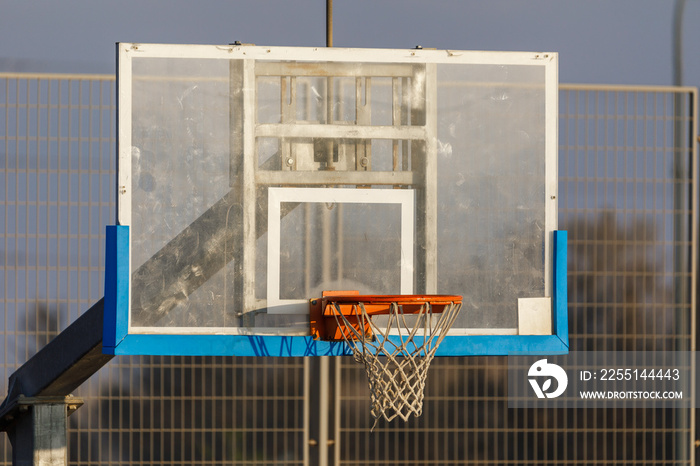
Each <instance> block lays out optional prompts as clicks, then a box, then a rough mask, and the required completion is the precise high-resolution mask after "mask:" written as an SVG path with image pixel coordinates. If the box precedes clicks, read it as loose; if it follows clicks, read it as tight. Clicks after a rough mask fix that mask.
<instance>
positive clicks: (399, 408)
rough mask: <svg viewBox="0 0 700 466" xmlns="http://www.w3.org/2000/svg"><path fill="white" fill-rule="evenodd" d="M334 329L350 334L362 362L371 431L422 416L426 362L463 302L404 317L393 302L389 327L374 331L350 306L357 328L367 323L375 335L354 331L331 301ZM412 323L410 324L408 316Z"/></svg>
mask: <svg viewBox="0 0 700 466" xmlns="http://www.w3.org/2000/svg"><path fill="white" fill-rule="evenodd" d="M332 305H333V307H334V308H335V310H336V312H335V313H334V314H335V318H336V321H337V322H338V325H339V326H340V324H341V323H342V324H343V326H344V328H345V329H348V330H349V331H347V332H344V333H343V337H344V339H345V342H346V343H347V344H348V345H349V346H350V348H352V352H353V356H354V359H355V361H356V362H359V363H362V364H364V366H365V371H366V372H367V378H368V379H369V390H370V399H371V402H372V408H371V414H372V417H373V418H374V425H373V426H372V430H374V427H376V425H377V422H378V421H379V419H380V418H382V417H383V418H384V419H386V420H387V421H391V420H392V419H394V418H395V417H397V416H399V417H400V418H401V419H403V420H404V421H406V420H408V418H409V416H411V414H413V415H415V416H416V417H418V416H420V415H421V413H422V412H423V390H424V388H425V379H426V376H427V373H428V367H429V366H430V362H431V361H432V360H433V356H435V351H436V350H437V347H438V345H439V344H440V342H442V340H443V338H445V335H447V331H448V330H449V329H450V327H451V326H452V324H453V323H454V321H455V318H456V317H457V314H459V310H460V308H461V307H462V303H451V304H449V305H447V306H445V307H444V310H443V311H442V313H439V314H438V313H434V312H433V308H432V306H431V305H430V303H425V304H423V305H422V306H421V309H420V312H419V313H415V314H413V313H411V314H404V312H403V307H402V306H401V305H399V304H397V303H392V304H391V309H390V313H389V315H388V324H387V325H386V326H384V325H383V322H382V326H381V327H378V326H377V324H375V323H374V322H373V321H372V319H370V316H369V315H368V314H367V311H366V310H365V306H364V305H363V304H362V303H361V302H360V303H357V304H355V305H353V308H352V315H353V316H355V317H357V318H358V321H359V322H360V325H359V326H358V328H359V329H364V328H366V327H365V325H366V324H367V323H369V326H370V328H371V329H372V333H373V335H365V334H364V332H362V331H361V330H358V328H356V327H354V326H353V325H352V324H351V323H350V322H349V321H348V319H347V317H346V316H344V315H343V314H342V312H341V311H340V307H339V305H338V304H337V303H332ZM409 316H411V317H412V319H411V320H413V319H415V323H414V324H409V323H408V322H407V317H409Z"/></svg>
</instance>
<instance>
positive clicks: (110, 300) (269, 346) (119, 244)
mask: <svg viewBox="0 0 700 466" xmlns="http://www.w3.org/2000/svg"><path fill="white" fill-rule="evenodd" d="M128 245H129V228H128V227H126V226H108V227H107V263H106V273H105V319H104V320H105V324H104V337H103V351H104V352H105V353H107V354H123V355H135V354H139V355H170V356H234V355H235V356H344V355H350V354H351V352H350V349H349V348H348V347H347V345H346V344H345V343H343V342H326V341H314V340H313V339H312V338H311V337H303V336H268V335H265V336H262V335H246V336H243V335H153V334H128V309H129V306H128V304H129V286H128V283H129V247H128ZM566 251H567V232H566V231H555V232H554V242H553V256H554V279H553V291H552V303H553V304H552V307H553V309H552V329H553V331H554V334H553V335H542V336H540V335H493V336H492V335H478V336H449V337H446V338H445V339H444V340H443V342H442V343H441V344H440V346H439V347H438V349H437V352H436V356H507V355H527V354H531V355H539V354H542V355H550V354H566V353H568V351H569V329H568V306H567V299H568V297H567V267H566V265H567V254H566Z"/></svg>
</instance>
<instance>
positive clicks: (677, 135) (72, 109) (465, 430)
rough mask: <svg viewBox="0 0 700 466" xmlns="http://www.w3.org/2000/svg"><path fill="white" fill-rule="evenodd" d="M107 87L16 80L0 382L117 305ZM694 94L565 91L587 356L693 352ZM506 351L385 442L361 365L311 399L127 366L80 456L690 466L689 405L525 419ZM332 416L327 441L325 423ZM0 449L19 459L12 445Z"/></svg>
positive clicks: (565, 154)
mask: <svg viewBox="0 0 700 466" xmlns="http://www.w3.org/2000/svg"><path fill="white" fill-rule="evenodd" d="M115 119H116V108H115V83H114V78H113V77H110V76H87V75H44V74H42V75H29V74H0V171H1V172H2V177H1V178H0V179H2V185H1V186H0V221H2V225H3V226H2V232H1V233H2V238H1V240H0V258H1V261H2V266H1V267H0V289H1V290H2V296H1V297H0V316H1V318H0V325H1V326H2V328H1V331H0V338H2V341H1V342H0V349H1V351H2V357H1V359H0V368H1V372H0V376H1V377H2V379H3V380H7V379H8V377H9V376H10V374H12V372H13V371H14V370H15V369H16V368H17V367H19V366H20V365H21V364H22V363H24V362H25V361H26V360H27V359H28V358H29V357H31V356H32V355H33V354H34V353H35V352H36V351H37V350H38V349H39V348H41V347H42V346H44V345H45V344H46V343H47V342H48V341H50V339H51V338H52V337H53V336H54V335H56V334H57V333H58V332H60V331H61V330H62V329H64V328H65V327H66V326H67V325H69V324H70V323H71V322H72V321H73V320H75V319H76V318H77V317H78V316H79V315H80V314H81V313H82V312H84V311H85V310H87V309H88V308H89V307H90V306H91V305H92V304H93V303H94V302H95V301H97V300H98V299H100V298H101V297H102V294H103V283H102V280H103V273H104V226H105V225H107V224H112V223H114V213H115V207H116V206H115V194H116V186H115V179H116V147H115V146H116V132H115ZM696 128H697V91H696V90H695V89H691V88H660V87H652V88H639V87H610V86H572V85H562V86H561V87H560V119H559V145H560V151H559V223H560V229H566V230H569V275H570V276H569V313H570V318H569V319H570V331H571V348H572V349H573V350H579V351H610V350H647V351H661V350H665V351H668V350H671V351H675V350H686V351H687V350H695V340H696V333H695V332H696V331H695V322H696V320H695V317H694V316H693V311H694V305H695V292H696V291H695V290H696V283H697V272H696V267H697V266H696V260H697V236H696V235H697V233H696V231H697V229H696V225H697V205H696V203H697V185H696V183H697V174H696V173H697V163H696V162H697V152H696V142H695V139H696V138H697V129H696ZM506 365H507V362H506V359H505V358H496V357H489V358H485V357H478V358H444V359H436V360H435V361H434V362H433V365H432V366H431V370H430V373H429V376H428V382H427V387H426V399H425V405H424V409H423V415H422V416H421V417H420V418H416V419H411V420H409V421H408V422H407V423H399V422H393V423H391V424H389V423H383V422H380V423H379V424H378V426H377V427H376V429H375V430H374V432H373V433H370V428H371V426H372V422H373V421H372V419H371V417H370V415H369V391H368V389H367V382H366V380H365V375H364V373H363V369H362V367H360V366H359V365H355V363H353V362H352V360H351V359H349V358H343V359H342V360H338V361H336V364H334V365H332V367H334V368H335V369H334V370H335V371H336V372H334V376H335V377H336V379H337V380H339V381H340V382H339V386H338V387H336V390H338V393H339V395H338V396H337V397H331V399H330V400H329V402H328V404H326V405H322V402H321V401H320V400H319V398H318V397H315V396H312V395H311V394H312V393H314V390H313V388H314V387H315V386H316V385H317V384H318V382H319V381H318V380H316V379H315V377H316V374H317V373H316V372H314V371H313V370H310V369H309V363H308V361H307V360H304V359H302V358H235V357H230V358H223V357H215V358H214V357H211V358H205V357H118V358H116V359H114V360H113V361H112V362H111V363H110V364H109V365H108V366H107V367H105V368H104V369H102V370H101V371H100V372H99V373H98V374H96V375H95V376H93V377H92V378H91V379H89V380H88V382H86V383H85V384H84V385H83V386H82V387H81V388H80V390H79V393H76V395H79V396H82V397H83V398H84V399H85V402H86V403H85V406H83V407H82V408H81V409H79V410H78V411H77V412H76V413H75V414H73V415H72V416H71V417H70V418H69V424H70V439H69V440H70V450H69V451H70V462H71V464H76V465H82V464H85V465H88V464H168V465H170V464H172V465H175V464H251V465H252V464H256V465H257V464H310V463H319V462H323V461H322V460H319V459H318V458H321V457H323V458H325V455H321V456H318V455H317V454H316V453H315V452H316V451H317V450H318V449H321V448H328V452H329V453H328V462H329V463H337V464H441V465H448V464H513V465H515V464H592V463H600V464H665V465H669V464H679V465H680V464H692V463H693V459H694V448H695V447H694V441H695V425H694V416H693V413H692V412H691V411H690V410H682V409H676V410H667V411H662V410H653V409H651V410H643V409H634V410H630V409H626V410H622V409H586V410H563V409H556V410H554V409H552V410H533V409H508V407H507V389H506V387H507V384H506V372H507V367H506ZM330 412H334V413H335V414H334V416H333V422H331V423H330V431H329V432H328V433H327V435H326V436H325V437H324V438H326V437H327V438H328V439H331V440H332V442H331V444H330V445H329V446H326V445H319V444H318V443H314V442H316V439H315V438H314V432H313V430H314V427H313V426H314V425H315V424H314V421H313V418H314V416H316V417H318V416H326V415H329V414H328V413H330ZM3 442H4V443H2V444H0V452H1V453H0V454H1V455H2V461H4V463H6V464H9V463H11V449H10V445H9V442H8V441H7V440H6V439H5V440H3Z"/></svg>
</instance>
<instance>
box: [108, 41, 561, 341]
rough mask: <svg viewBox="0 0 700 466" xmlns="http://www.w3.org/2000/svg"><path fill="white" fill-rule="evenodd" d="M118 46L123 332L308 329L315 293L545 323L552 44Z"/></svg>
mask: <svg viewBox="0 0 700 466" xmlns="http://www.w3.org/2000/svg"><path fill="white" fill-rule="evenodd" d="M117 48H118V70H119V71H118V83H119V101H118V104H119V196H118V200H119V204H118V205H119V207H118V209H119V211H118V222H119V224H120V225H126V226H128V227H129V241H128V243H129V250H130V253H129V254H130V256H129V268H130V272H129V276H130V287H129V293H128V294H129V297H128V306H126V307H128V310H127V311H126V312H127V321H128V332H129V334H144V335H150V334H162V335H169V334H177V335H191V334H199V335H210V334H212V335H213V334H215V335H277V336H280V335H282V336H304V335H308V332H309V325H308V300H309V299H310V298H314V297H319V296H320V295H321V292H322V291H323V290H358V291H360V293H362V294H370V293H373V294H419V293H420V294H426V293H430V294H459V295H463V296H464V305H463V307H462V311H461V314H460V317H459V318H458V320H457V322H456V324H455V326H454V327H453V329H452V330H451V333H450V335H453V336H467V335H522V334H526V333H528V334H532V333H535V334H551V333H552V330H551V326H552V322H551V321H552V301H551V298H552V276H553V262H552V257H553V251H552V241H553V232H554V231H555V230H556V228H557V216H556V212H557V199H556V197H557V196H556V194H557V193H556V189H557V178H556V177H557V167H556V152H557V146H556V137H557V134H556V133H557V126H556V119H557V55H556V54H552V53H525V52H517V53H510V52H470V51H453V50H410V49H409V50H382V49H371V50H367V49H340V48H333V49H329V48H290V47H259V46H234V45H229V46H200V45H162V44H131V43H121V44H118V45H117Z"/></svg>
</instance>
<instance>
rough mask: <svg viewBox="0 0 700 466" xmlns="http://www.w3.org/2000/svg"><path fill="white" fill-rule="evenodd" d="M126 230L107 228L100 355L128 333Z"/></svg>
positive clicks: (109, 349) (127, 243)
mask: <svg viewBox="0 0 700 466" xmlns="http://www.w3.org/2000/svg"><path fill="white" fill-rule="evenodd" d="M128 309H129V227H127V226H122V225H107V241H106V247H105V300H104V324H103V331H102V352H103V353H105V354H115V353H114V349H115V347H116V346H117V345H119V343H120V342H122V341H123V340H124V338H126V336H127V333H128V330H129V316H128Z"/></svg>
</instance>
